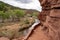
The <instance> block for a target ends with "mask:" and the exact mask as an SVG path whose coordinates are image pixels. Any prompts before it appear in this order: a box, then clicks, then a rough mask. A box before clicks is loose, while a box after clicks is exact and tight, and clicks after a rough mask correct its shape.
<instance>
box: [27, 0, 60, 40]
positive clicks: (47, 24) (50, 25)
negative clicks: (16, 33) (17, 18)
mask: <svg viewBox="0 0 60 40" xmlns="http://www.w3.org/2000/svg"><path fill="white" fill-rule="evenodd" d="M40 2H41V5H42V7H43V11H42V12H41V13H40V14H39V16H38V18H39V20H40V21H41V23H40V25H38V26H36V27H35V29H34V30H33V31H32V33H31V34H30V36H29V37H28V38H27V39H26V40H60V0H40Z"/></svg>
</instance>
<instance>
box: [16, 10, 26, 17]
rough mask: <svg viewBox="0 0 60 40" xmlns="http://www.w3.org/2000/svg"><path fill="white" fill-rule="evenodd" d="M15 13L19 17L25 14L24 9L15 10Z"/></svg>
mask: <svg viewBox="0 0 60 40" xmlns="http://www.w3.org/2000/svg"><path fill="white" fill-rule="evenodd" d="M15 15H16V16H17V17H23V16H24V15H25V13H24V11H23V10H15Z"/></svg>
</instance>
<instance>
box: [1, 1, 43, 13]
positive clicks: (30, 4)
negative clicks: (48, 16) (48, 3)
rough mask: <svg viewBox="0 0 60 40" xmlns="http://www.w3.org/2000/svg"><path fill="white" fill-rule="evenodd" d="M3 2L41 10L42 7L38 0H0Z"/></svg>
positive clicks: (22, 7)
mask: <svg viewBox="0 0 60 40" xmlns="http://www.w3.org/2000/svg"><path fill="white" fill-rule="evenodd" d="M0 1H2V2H4V3H7V4H9V5H12V6H14V7H19V8H21V9H32V10H36V11H39V12H41V11H42V7H41V4H40V2H39V0H0Z"/></svg>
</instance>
